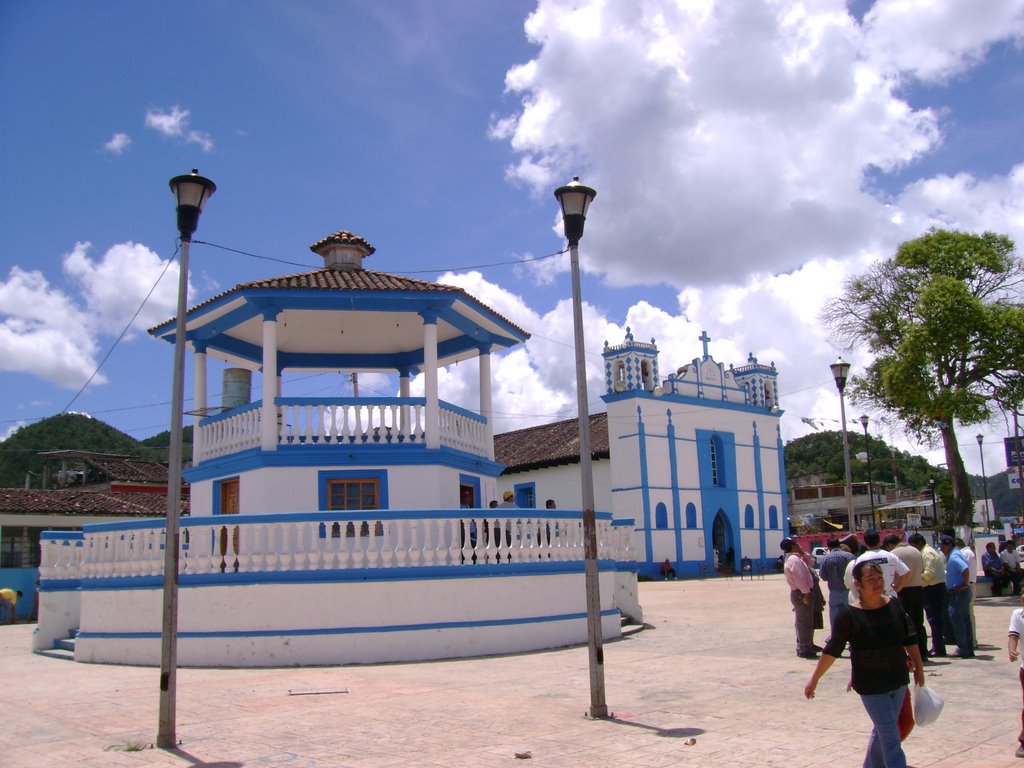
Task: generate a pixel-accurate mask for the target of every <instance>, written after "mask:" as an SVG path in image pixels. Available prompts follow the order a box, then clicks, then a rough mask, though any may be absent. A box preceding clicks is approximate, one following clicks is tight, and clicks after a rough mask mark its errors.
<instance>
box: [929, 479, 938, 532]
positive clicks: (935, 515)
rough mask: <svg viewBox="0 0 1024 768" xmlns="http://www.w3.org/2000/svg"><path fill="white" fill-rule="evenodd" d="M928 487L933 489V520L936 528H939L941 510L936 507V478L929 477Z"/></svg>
mask: <svg viewBox="0 0 1024 768" xmlns="http://www.w3.org/2000/svg"><path fill="white" fill-rule="evenodd" d="M928 487H929V488H930V489H931V492H932V520H933V521H934V525H935V527H936V528H938V527H939V510H938V508H937V507H936V506H935V478H934V477H929V478H928Z"/></svg>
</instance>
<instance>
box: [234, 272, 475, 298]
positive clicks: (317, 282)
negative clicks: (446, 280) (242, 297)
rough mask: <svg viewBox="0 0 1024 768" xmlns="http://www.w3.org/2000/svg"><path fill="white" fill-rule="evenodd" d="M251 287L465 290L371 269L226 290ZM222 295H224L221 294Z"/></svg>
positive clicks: (299, 276)
mask: <svg viewBox="0 0 1024 768" xmlns="http://www.w3.org/2000/svg"><path fill="white" fill-rule="evenodd" d="M251 288H313V289H323V290H328V291H332V290H333V291H337V290H342V291H428V292H431V293H438V292H440V293H461V294H465V295H466V296H468V295H469V294H467V293H466V292H465V291H464V290H462V289H461V288H457V287H455V286H454V285H443V284H441V283H431V282H430V281H428V280H416V279H415V278H412V277H402V276H401V275H391V274H388V273H387V272H374V271H372V270H369V269H350V270H341V269H329V268H327V267H324V268H322V269H314V270H312V271H310V272H297V273H295V274H292V275H282V276H281V277H267V278H264V279H262V280H253V281H251V282H248V283H239V284H238V285H236V286H235V287H234V288H233V289H231V290H230V291H228V292H227V293H232V292H233V291H238V290H245V289H251ZM222 295H224V294H222Z"/></svg>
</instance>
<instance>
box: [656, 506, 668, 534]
mask: <svg viewBox="0 0 1024 768" xmlns="http://www.w3.org/2000/svg"><path fill="white" fill-rule="evenodd" d="M654 527H655V528H668V508H667V507H666V506H665V502H663V501H659V502H658V506H656V507H655V508H654Z"/></svg>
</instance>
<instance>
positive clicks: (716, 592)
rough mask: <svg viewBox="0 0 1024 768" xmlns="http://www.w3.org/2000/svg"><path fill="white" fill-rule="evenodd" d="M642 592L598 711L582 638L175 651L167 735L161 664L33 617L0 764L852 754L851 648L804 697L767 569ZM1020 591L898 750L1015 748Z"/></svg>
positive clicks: (540, 762)
mask: <svg viewBox="0 0 1024 768" xmlns="http://www.w3.org/2000/svg"><path fill="white" fill-rule="evenodd" d="M640 595H641V600H642V603H643V606H644V611H645V619H646V622H647V627H646V628H644V629H643V630H642V631H638V632H635V633H634V634H630V635H628V636H627V637H624V638H623V639H621V640H617V641H615V642H610V643H606V644H605V646H604V651H605V680H606V687H607V702H608V706H609V709H610V710H611V712H612V713H613V717H612V718H610V719H608V720H588V719H587V718H585V717H584V714H585V712H586V711H587V709H588V707H589V702H590V693H589V679H590V678H589V672H588V664H587V649H586V647H585V646H584V647H574V648H565V649H559V650H554V651H547V652H541V653H531V654H519V655H508V656H501V657H492V658H478V659H467V660H456V661H440V662H428V663H416V664H384V665H375V666H358V667H317V668H301V669H294V668H289V669H182V670H180V671H179V673H178V694H177V704H178V706H177V737H178V739H179V740H180V742H181V743H180V747H179V749H177V750H174V751H164V750H160V749H154V748H153V747H152V746H151V745H152V744H153V742H154V741H155V737H156V730H157V709H158V690H157V688H158V677H159V671H158V670H156V669H153V668H142V667H120V666H105V665H90V664H77V663H75V662H72V661H67V660H63V659H55V658H48V657H45V656H40V655H34V654H33V653H32V652H31V650H30V647H31V633H32V629H33V626H34V625H31V624H21V625H15V626H0V766H4V768H58V767H62V766H97V767H98V766H104V767H107V766H126V767H127V766H181V767H182V768H187V767H188V766H206V767H207V768H233V767H237V768H242V767H244V768H279V767H281V768H344V767H346V766H358V767H359V768H362V767H364V766H365V767H367V768H387V767H390V766H444V767H445V768H455V767H461V766H481V767H483V768H492V767H497V766H524V768H529V767H530V766H532V767H533V768H546V767H549V766H558V768H564V767H572V766H593V767H594V768H601V767H603V766H609V767H610V766H616V767H618V766H630V767H631V768H635V767H641V768H646V767H654V766H677V765H678V766H741V767H742V766H751V767H753V766H779V767H782V766H784V767H785V768H804V767H806V768H825V767H827V768H842V767H843V766H860V765H861V761H862V759H863V753H864V747H865V744H866V742H867V737H868V732H869V721H868V718H867V715H866V714H865V713H864V710H863V708H862V706H861V704H860V700H859V698H858V697H857V696H856V694H853V693H847V692H846V690H845V688H846V682H847V679H848V674H847V666H848V661H843V660H841V661H839V662H837V664H836V665H835V666H833V668H832V670H831V671H830V672H829V673H828V674H827V675H826V676H825V678H824V679H823V680H822V682H821V683H820V684H819V686H818V692H817V698H816V699H814V700H813V701H807V700H806V699H804V697H803V687H804V684H805V682H806V681H807V678H808V677H809V675H810V673H811V669H812V667H813V665H814V662H813V661H808V660H804V659H800V658H797V656H796V654H795V647H794V636H793V618H792V613H791V610H790V606H789V595H788V590H787V588H786V585H785V582H784V581H783V579H782V577H781V576H780V575H775V574H773V575H771V576H768V577H766V578H764V579H762V580H755V581H740V580H739V579H738V578H732V579H721V578H719V579H709V580H705V581H671V582H653V583H644V584H642V585H641V588H640ZM1016 604H1017V599H1016V598H1009V597H1008V598H987V599H982V600H979V601H978V605H977V608H976V615H977V620H978V639H979V641H980V643H981V650H980V651H979V652H978V658H977V659H975V660H962V661H961V660H955V659H950V660H948V661H947V660H939V662H938V663H933V664H929V665H928V668H927V677H928V682H929V685H931V686H932V687H934V689H935V690H936V691H938V692H939V693H940V694H942V696H943V697H944V698H945V700H946V708H945V711H944V712H943V714H942V716H941V718H940V719H939V721H938V722H937V723H935V724H933V725H931V726H927V727H918V728H915V730H914V732H913V733H912V734H911V735H910V737H909V739H908V740H907V742H906V743H905V747H906V751H907V755H908V759H909V761H910V764H911V765H913V766H917V768H932V767H938V766H950V767H951V768H952V767H954V766H955V767H956V768H1002V767H1003V766H1007V767H1008V766H1014V765H1019V766H1021V767H1022V768H1024V760H1019V759H1017V758H1015V757H1014V754H1013V753H1014V749H1015V748H1016V735H1017V732H1018V729H1019V728H1020V708H1021V691H1020V685H1019V683H1018V681H1017V670H1016V665H1013V664H1010V663H1009V661H1008V660H1007V658H1006V651H1005V647H1006V627H1007V624H1008V621H1009V615H1010V612H1011V610H1012V609H1013V607H1015V606H1016ZM581 605H582V596H581ZM824 635H825V633H824V632H820V631H819V632H818V633H816V640H818V641H819V642H820V641H822V640H823V639H824ZM691 740H692V743H691ZM517 755H518V757H517Z"/></svg>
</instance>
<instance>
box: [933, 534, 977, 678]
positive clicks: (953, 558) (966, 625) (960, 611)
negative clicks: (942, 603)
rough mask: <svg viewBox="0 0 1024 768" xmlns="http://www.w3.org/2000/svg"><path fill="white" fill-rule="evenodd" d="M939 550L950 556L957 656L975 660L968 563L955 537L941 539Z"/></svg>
mask: <svg viewBox="0 0 1024 768" xmlns="http://www.w3.org/2000/svg"><path fill="white" fill-rule="evenodd" d="M939 549H941V550H942V554H944V555H945V556H946V603H947V606H948V608H947V610H948V611H949V623H950V626H952V628H953V638H954V640H955V641H956V652H955V654H954V655H955V656H959V657H960V658H961V659H973V658H974V629H973V628H972V627H971V614H970V608H971V576H970V568H969V567H968V565H967V561H966V560H964V556H963V554H961V552H960V550H959V549H957V546H956V541H955V540H954V539H953V537H952V536H948V535H946V534H943V535H942V536H940V537H939Z"/></svg>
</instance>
